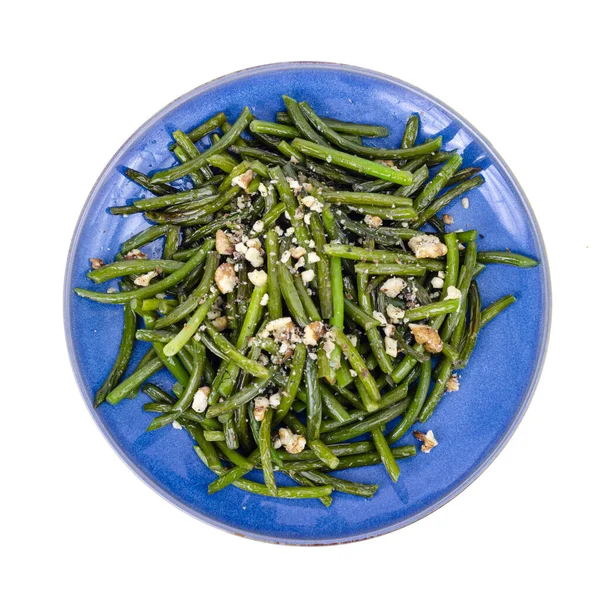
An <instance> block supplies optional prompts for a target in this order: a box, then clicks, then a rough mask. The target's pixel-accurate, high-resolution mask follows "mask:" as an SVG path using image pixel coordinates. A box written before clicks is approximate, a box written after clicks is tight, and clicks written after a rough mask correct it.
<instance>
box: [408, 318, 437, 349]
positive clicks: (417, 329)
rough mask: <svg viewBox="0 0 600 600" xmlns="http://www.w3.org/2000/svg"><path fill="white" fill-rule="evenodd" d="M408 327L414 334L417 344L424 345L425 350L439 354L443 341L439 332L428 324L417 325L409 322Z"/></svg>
mask: <svg viewBox="0 0 600 600" xmlns="http://www.w3.org/2000/svg"><path fill="white" fill-rule="evenodd" d="M409 327H410V330H411V331H412V334H413V335H414V336H415V341H416V342H417V344H421V345H422V346H424V347H425V350H427V352H431V353H432V354H439V353H440V352H441V351H442V348H443V347H444V342H442V338H441V337H440V334H439V333H438V332H437V331H436V330H435V329H433V327H429V325H417V324H415V323H410V324H409Z"/></svg>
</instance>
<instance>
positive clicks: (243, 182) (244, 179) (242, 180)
mask: <svg viewBox="0 0 600 600" xmlns="http://www.w3.org/2000/svg"><path fill="white" fill-rule="evenodd" d="M253 179H254V171H253V170H252V169H248V170H247V171H246V172H245V173H242V174H241V175H238V176H237V177H234V178H233V179H232V180H231V185H232V186H233V185H237V186H239V187H241V188H242V189H243V190H247V189H248V186H249V185H250V182H251V181H252V180H253Z"/></svg>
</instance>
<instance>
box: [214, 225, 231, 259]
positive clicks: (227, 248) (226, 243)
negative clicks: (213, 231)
mask: <svg viewBox="0 0 600 600" xmlns="http://www.w3.org/2000/svg"><path fill="white" fill-rule="evenodd" d="M216 237H217V242H216V248H217V252H218V253H219V254H224V255H226V256H229V255H231V254H233V249H234V246H233V243H232V242H231V240H230V239H229V236H228V235H227V234H226V233H225V232H224V231H223V230H222V229H219V230H218V231H217V235H216Z"/></svg>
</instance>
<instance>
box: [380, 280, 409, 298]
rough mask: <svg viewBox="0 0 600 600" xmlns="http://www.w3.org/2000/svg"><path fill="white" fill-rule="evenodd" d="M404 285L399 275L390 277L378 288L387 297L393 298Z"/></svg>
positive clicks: (404, 282)
mask: <svg viewBox="0 0 600 600" xmlns="http://www.w3.org/2000/svg"><path fill="white" fill-rule="evenodd" d="M405 287H406V281H404V279H402V278H401V277H390V278H389V279H388V280H387V281H386V282H385V283H384V284H383V285H382V286H381V287H380V288H379V289H380V290H381V291H382V292H383V293H384V294H385V295H386V296H387V297H388V298H395V297H396V296H398V294H399V293H400V292H401V291H402V290H403V289H404V288H405Z"/></svg>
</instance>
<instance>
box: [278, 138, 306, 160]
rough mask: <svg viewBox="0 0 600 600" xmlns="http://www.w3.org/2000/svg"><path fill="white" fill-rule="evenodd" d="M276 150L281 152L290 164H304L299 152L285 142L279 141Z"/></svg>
mask: <svg viewBox="0 0 600 600" xmlns="http://www.w3.org/2000/svg"><path fill="white" fill-rule="evenodd" d="M277 150H279V152H281V154H283V155H284V156H285V157H286V158H288V159H289V160H290V161H291V162H292V163H296V164H301V165H303V164H304V163H305V162H306V159H305V158H304V156H302V154H300V152H298V151H297V150H296V149H295V148H294V147H293V146H291V145H290V144H289V143H288V142H286V141H285V140H281V142H279V144H278V145H277Z"/></svg>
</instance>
